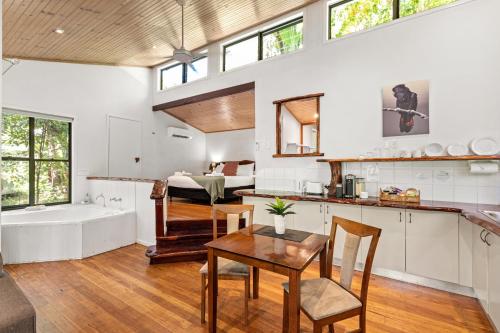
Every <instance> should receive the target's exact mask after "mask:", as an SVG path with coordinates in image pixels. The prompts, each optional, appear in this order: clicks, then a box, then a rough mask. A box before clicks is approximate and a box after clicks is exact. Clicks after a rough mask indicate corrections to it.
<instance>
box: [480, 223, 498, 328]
mask: <svg viewBox="0 0 500 333" xmlns="http://www.w3.org/2000/svg"><path fill="white" fill-rule="evenodd" d="M483 239H484V241H485V244H486V246H487V250H488V314H489V316H490V319H491V321H492V322H493V324H494V325H495V326H496V328H497V330H500V237H498V236H496V235H494V234H492V233H490V232H488V231H486V232H484V236H483Z"/></svg>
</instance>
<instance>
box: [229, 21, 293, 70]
mask: <svg viewBox="0 0 500 333" xmlns="http://www.w3.org/2000/svg"><path fill="white" fill-rule="evenodd" d="M302 27H303V19H302V17H299V18H295V19H293V20H291V21H288V22H285V23H282V24H280V25H278V26H275V27H272V28H270V29H267V30H264V31H261V32H258V33H256V34H253V35H251V36H248V37H245V38H243V39H240V40H237V41H235V42H232V43H230V44H227V45H224V46H223V52H222V53H223V58H222V62H223V63H222V70H223V71H226V70H230V69H233V68H236V67H240V66H243V65H246V64H250V63H253V62H257V61H259V60H262V59H267V58H271V57H274V56H277V55H280V54H285V53H289V52H292V51H295V50H298V49H300V48H302V46H303V33H302Z"/></svg>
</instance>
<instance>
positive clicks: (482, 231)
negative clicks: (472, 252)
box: [479, 229, 486, 243]
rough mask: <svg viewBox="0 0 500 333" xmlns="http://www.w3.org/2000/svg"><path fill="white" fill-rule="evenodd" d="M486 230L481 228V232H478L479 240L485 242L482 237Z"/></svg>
mask: <svg viewBox="0 0 500 333" xmlns="http://www.w3.org/2000/svg"><path fill="white" fill-rule="evenodd" d="M485 231H486V230H484V229H483V230H481V233H480V234H479V238H481V240H482V241H483V243H485V242H486V241H485V240H484V238H483V233H484V232H485Z"/></svg>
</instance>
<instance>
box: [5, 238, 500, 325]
mask: <svg viewBox="0 0 500 333" xmlns="http://www.w3.org/2000/svg"><path fill="white" fill-rule="evenodd" d="M144 251H145V248H144V247H143V246H140V245H132V246H128V247H125V248H122V249H119V250H115V251H112V252H108V253H105V254H101V255H97V256H94V257H91V258H88V259H84V260H73V261H64V262H52V263H35V264H23V265H10V266H7V267H6V269H7V271H9V272H10V273H11V275H12V276H13V277H14V278H15V280H16V281H17V283H18V284H19V285H20V287H21V288H22V289H23V291H24V292H25V293H26V294H27V296H28V298H29V299H30V301H31V302H32V303H33V305H34V306H35V308H36V312H37V330H38V332H39V333H45V332H65V333H70V332H107V333H108V332H120V333H121V332H186V333H187V332H189V333H192V332H195V333H196V332H206V331H207V328H206V325H205V326H204V325H201V324H200V318H199V309H200V304H199V302H200V301H199V288H200V275H199V272H198V270H199V269H200V267H201V266H202V263H199V262H188V263H174V264H164V265H157V266H150V265H148V260H147V258H146V257H145V256H144ZM317 276H318V265H317V263H316V262H314V263H313V264H312V266H311V267H310V268H309V269H308V270H307V271H306V272H305V273H304V274H303V278H306V279H307V278H313V277H317ZM335 277H336V278H338V272H335ZM284 280H285V279H284V277H281V276H279V275H276V274H273V273H269V272H266V271H262V273H261V293H260V298H259V299H258V300H251V301H250V310H249V312H250V316H249V320H250V323H249V326H248V327H245V326H244V324H243V316H242V314H243V300H242V292H243V283H241V281H221V282H220V294H219V299H220V302H219V311H220V312H219V313H220V314H219V322H218V327H219V331H220V332H281V311H282V289H281V287H280V284H281V282H284ZM359 285H360V276H359V275H358V276H356V278H355V280H354V284H353V287H354V290H355V291H358V290H359ZM367 324H368V332H370V333H376V332H385V333H386V332H406V333H407V332H418V333H422V332H493V330H492V328H491V327H490V326H489V324H488V322H487V319H486V317H485V315H484V313H483V312H482V310H481V309H480V306H479V304H478V302H477V301H476V300H475V299H473V298H469V297H464V296H458V295H454V294H450V293H447V292H442V291H437V290H433V289H429V288H425V287H419V286H416V285H412V284H406V283H402V282H398V281H394V280H390V279H386V278H381V277H377V276H374V277H373V278H372V280H371V285H370V290H369V295H368V315H367ZM355 325H356V321H355V320H348V321H344V322H341V323H339V325H336V332H337V333H342V332H345V329H346V327H347V328H351V329H352V328H355ZM301 326H302V331H303V332H311V330H312V327H311V323H310V322H309V321H308V320H307V318H305V317H304V316H303V315H302V321H301ZM325 332H326V330H325Z"/></svg>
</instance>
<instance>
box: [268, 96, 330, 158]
mask: <svg viewBox="0 0 500 333" xmlns="http://www.w3.org/2000/svg"><path fill="white" fill-rule="evenodd" d="M323 96H325V94H324V93H317V94H309V95H304V96H296V97H290V98H285V99H280V100H277V101H274V102H273V104H274V105H276V154H274V155H273V157H274V158H280V157H309V156H323V155H325V154H323V153H321V152H320V149H319V148H320V129H319V128H320V101H319V100H320V97H323ZM312 98H315V99H316V105H317V113H318V118H317V119H316V131H317V132H316V133H317V134H316V135H317V139H316V152H315V153H298V154H282V152H281V106H282V105H283V104H284V103H287V102H291V101H298V100H301V99H312Z"/></svg>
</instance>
